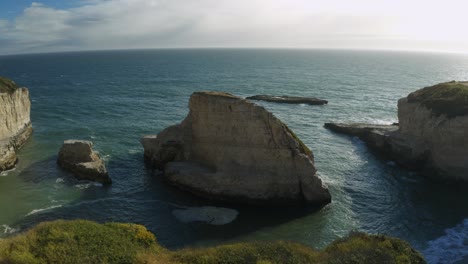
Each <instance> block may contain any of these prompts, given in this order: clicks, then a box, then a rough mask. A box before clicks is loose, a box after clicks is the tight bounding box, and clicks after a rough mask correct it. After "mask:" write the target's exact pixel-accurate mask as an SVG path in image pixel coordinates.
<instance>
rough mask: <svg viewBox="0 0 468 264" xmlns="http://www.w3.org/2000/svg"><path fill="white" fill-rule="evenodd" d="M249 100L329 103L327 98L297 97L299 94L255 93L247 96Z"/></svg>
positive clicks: (309, 103) (287, 102)
mask: <svg viewBox="0 0 468 264" xmlns="http://www.w3.org/2000/svg"><path fill="white" fill-rule="evenodd" d="M245 99H247V100H259V101H265V102H273V103H283V104H308V105H324V104H328V101H327V100H322V99H318V98H315V97H297V96H287V95H281V96H275V95H254V96H250V97H246V98H245Z"/></svg>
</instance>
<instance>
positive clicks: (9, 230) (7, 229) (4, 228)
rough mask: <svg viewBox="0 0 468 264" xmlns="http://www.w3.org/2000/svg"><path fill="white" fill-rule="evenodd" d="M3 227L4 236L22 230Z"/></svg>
mask: <svg viewBox="0 0 468 264" xmlns="http://www.w3.org/2000/svg"><path fill="white" fill-rule="evenodd" d="M2 227H3V233H4V234H13V233H16V232H18V231H19V230H20V229H19V228H13V227H10V226H9V225H2Z"/></svg>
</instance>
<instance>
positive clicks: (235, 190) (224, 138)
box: [142, 92, 331, 206]
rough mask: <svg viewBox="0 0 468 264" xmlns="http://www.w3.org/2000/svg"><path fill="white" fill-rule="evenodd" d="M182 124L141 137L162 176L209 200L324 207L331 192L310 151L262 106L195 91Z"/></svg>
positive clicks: (232, 97)
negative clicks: (321, 176) (318, 174)
mask: <svg viewBox="0 0 468 264" xmlns="http://www.w3.org/2000/svg"><path fill="white" fill-rule="evenodd" d="M189 108H190V112H189V114H188V116H187V117H186V118H185V119H184V120H183V121H182V123H181V124H178V125H175V126H171V127H168V128H166V129H165V130H163V131H162V132H161V133H159V134H158V135H157V136H145V137H144V138H143V139H142V144H143V146H144V149H145V159H146V161H147V162H149V163H150V164H151V165H152V166H154V167H156V168H159V169H161V170H163V172H164V177H165V178H166V179H167V181H168V182H169V183H171V184H173V185H175V186H178V187H180V188H181V189H184V190H187V191H189V192H192V193H194V194H196V195H200V196H204V197H207V198H210V199H214V200H221V201H227V202H234V203H245V204H254V205H298V204H312V205H317V206H323V205H325V204H327V203H329V202H330V201H331V196H330V193H329V191H328V189H327V187H325V186H324V185H323V184H322V181H321V180H320V179H319V178H318V177H317V175H316V174H315V173H316V169H315V167H314V157H313V154H312V151H310V150H309V148H308V147H307V146H305V145H304V144H303V143H302V142H301V140H300V139H298V138H297V137H296V136H295V135H294V133H293V132H292V131H291V130H290V129H289V128H288V127H287V126H286V125H285V124H284V123H283V122H281V121H280V120H279V119H278V118H276V117H275V116H274V115H273V114H271V113H270V112H268V111H267V110H265V108H263V107H261V106H258V105H256V104H254V103H251V102H249V101H247V100H244V99H241V98H239V97H236V96H233V95H231V94H228V93H223V92H196V93H194V94H192V96H191V97H190V102H189Z"/></svg>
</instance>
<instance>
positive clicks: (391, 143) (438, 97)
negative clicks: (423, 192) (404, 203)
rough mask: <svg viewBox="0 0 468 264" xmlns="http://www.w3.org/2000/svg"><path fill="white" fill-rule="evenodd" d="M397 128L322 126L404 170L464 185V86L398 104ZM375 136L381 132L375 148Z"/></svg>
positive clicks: (467, 118) (467, 137)
mask: <svg viewBox="0 0 468 264" xmlns="http://www.w3.org/2000/svg"><path fill="white" fill-rule="evenodd" d="M398 120H399V122H398V126H387V128H386V129H383V130H382V129H381V128H382V127H385V126H381V128H380V129H379V128H376V125H365V124H360V125H359V126H356V125H355V124H347V125H343V124H325V127H326V128H329V129H332V130H334V131H336V132H341V133H346V134H350V135H355V136H359V137H360V138H362V139H363V140H364V141H365V142H366V143H367V144H368V145H369V146H370V147H371V148H373V149H375V150H377V151H379V152H382V153H384V154H385V155H386V156H388V157H390V158H391V159H393V160H395V161H396V162H397V163H399V164H400V165H402V166H404V167H408V168H411V169H418V170H421V171H422V172H423V174H425V175H427V176H432V177H435V178H438V179H450V180H464V181H468V82H455V81H453V82H448V83H441V84H437V85H434V86H430V87H425V88H423V89H420V90H418V91H416V92H413V93H411V94H409V95H408V96H407V97H405V98H402V99H400V100H399V101H398ZM375 131H380V134H382V137H380V141H378V140H377V141H378V142H380V143H378V144H376V139H377V138H378V136H376V134H378V133H376V132H375Z"/></svg>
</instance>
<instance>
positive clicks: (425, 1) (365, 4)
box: [0, 0, 468, 55]
mask: <svg viewBox="0 0 468 264" xmlns="http://www.w3.org/2000/svg"><path fill="white" fill-rule="evenodd" d="M466 10H468V2H467V1H465V0H444V1H436V0H411V1H408V0H391V1H390V0H353V1H349V0H327V1H323V0H236V1H232V0H61V1H59V0H37V1H35V2H32V1H25V0H0V55H1V54H16V53H37V52H56V51H57V52H58V51H78V50H107V49H140V48H193V47H197V48H199V47H242V48H248V47H253V48H261V47H267V48H335V49H390V50H417V51H449V52H464V53H466V52H468V29H467V28H466Z"/></svg>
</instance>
